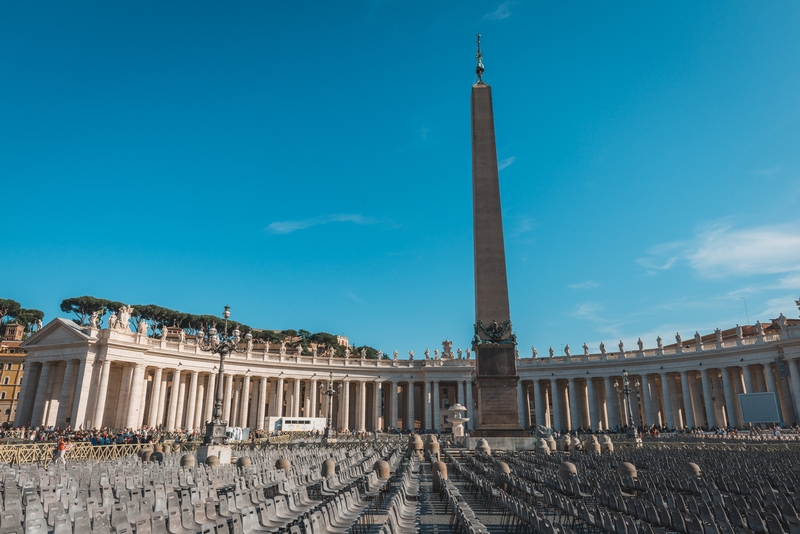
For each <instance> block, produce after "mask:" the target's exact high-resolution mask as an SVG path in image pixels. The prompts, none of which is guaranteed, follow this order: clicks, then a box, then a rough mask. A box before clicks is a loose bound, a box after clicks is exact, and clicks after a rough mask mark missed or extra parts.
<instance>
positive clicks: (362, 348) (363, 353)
mask: <svg viewBox="0 0 800 534" xmlns="http://www.w3.org/2000/svg"><path fill="white" fill-rule="evenodd" d="M366 357H367V349H365V348H364V347H361V359H362V360H364V359H366Z"/></svg>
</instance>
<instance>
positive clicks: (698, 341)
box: [694, 332, 703, 350]
mask: <svg viewBox="0 0 800 534" xmlns="http://www.w3.org/2000/svg"><path fill="white" fill-rule="evenodd" d="M694 344H695V345H696V346H697V350H700V349H701V348H703V338H702V337H701V336H700V332H695V333H694Z"/></svg>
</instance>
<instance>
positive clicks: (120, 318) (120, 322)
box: [117, 306, 133, 332]
mask: <svg viewBox="0 0 800 534" xmlns="http://www.w3.org/2000/svg"><path fill="white" fill-rule="evenodd" d="M132 314H133V307H132V306H123V307H121V308H120V309H119V314H118V315H117V329H119V330H122V331H123V332H129V331H130V330H128V321H130V319H131V315H132Z"/></svg>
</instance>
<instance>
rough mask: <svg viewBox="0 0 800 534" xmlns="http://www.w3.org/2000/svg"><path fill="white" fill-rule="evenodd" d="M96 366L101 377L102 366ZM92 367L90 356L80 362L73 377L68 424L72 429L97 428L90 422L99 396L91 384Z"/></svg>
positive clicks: (92, 359) (93, 365)
mask: <svg viewBox="0 0 800 534" xmlns="http://www.w3.org/2000/svg"><path fill="white" fill-rule="evenodd" d="M98 365H101V367H100V373H99V374H100V375H102V364H100V362H98ZM94 367H95V360H94V358H92V357H91V356H90V355H87V356H86V358H85V359H83V360H81V362H80V365H79V366H78V372H77V374H76V376H75V396H74V399H73V400H72V417H71V419H70V424H71V425H72V427H73V428H76V427H80V426H83V427H84V428H87V427H90V426H92V427H94V426H97V425H96V424H95V422H94V420H90V419H91V418H92V417H93V416H94V407H95V406H96V405H97V398H96V397H97V395H98V394H99V388H94V387H93V384H92V382H93V380H92V375H94ZM101 378H102V376H101ZM106 387H108V381H106ZM95 389H97V390H95ZM90 406H91V407H90Z"/></svg>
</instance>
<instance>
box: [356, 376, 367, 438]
mask: <svg viewBox="0 0 800 534" xmlns="http://www.w3.org/2000/svg"><path fill="white" fill-rule="evenodd" d="M356 407H357V410H358V411H357V412H356V413H357V414H358V417H357V419H358V421H357V424H356V430H357V431H358V432H365V431H366V430H367V383H366V382H364V381H363V380H359V381H358V404H357V405H356Z"/></svg>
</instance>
